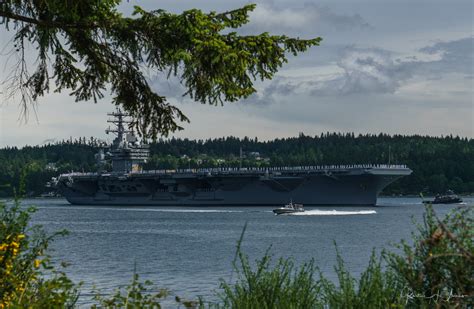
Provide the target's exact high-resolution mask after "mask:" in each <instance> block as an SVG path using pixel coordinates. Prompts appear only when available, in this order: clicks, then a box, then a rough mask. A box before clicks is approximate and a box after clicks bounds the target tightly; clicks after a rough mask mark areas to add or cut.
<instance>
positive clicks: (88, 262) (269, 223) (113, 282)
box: [23, 198, 474, 304]
mask: <svg viewBox="0 0 474 309" xmlns="http://www.w3.org/2000/svg"><path fill="white" fill-rule="evenodd" d="M465 202H466V204H467V205H472V204H473V203H474V198H465ZM23 204H24V205H35V206H37V208H38V211H37V212H36V213H35V214H34V216H33V224H41V225H43V226H44V227H45V228H46V230H47V231H50V232H53V231H57V230H61V229H67V230H68V231H69V232H70V234H69V235H68V236H66V237H62V238H58V239H57V240H56V241H55V242H54V245H53V246H52V248H53V249H54V252H52V255H53V257H54V259H55V260H57V261H66V262H68V263H70V266H69V267H68V268H67V269H66V273H67V274H68V275H69V276H70V277H71V278H72V279H73V280H75V281H77V282H78V281H83V282H84V285H83V288H82V292H81V294H82V296H81V300H80V302H81V303H82V304H84V303H87V300H88V299H89V298H90V295H91V294H90V292H91V289H92V286H94V285H95V286H96V288H98V289H102V290H104V291H111V290H114V289H115V288H117V287H120V286H124V285H126V284H128V283H129V281H130V279H131V278H132V274H133V270H134V265H136V270H137V273H138V274H139V275H140V276H141V278H142V279H149V280H151V281H153V282H154V283H155V284H156V285H157V286H159V287H164V288H168V289H170V290H171V291H172V294H176V295H180V296H183V297H185V298H196V297H197V296H204V298H206V299H215V293H214V292H215V290H216V289H218V286H219V279H220V278H222V279H224V280H228V279H229V278H230V274H231V269H232V267H231V265H232V260H233V258H234V255H235V248H236V242H237V240H238V239H239V237H240V234H241V232H242V228H243V226H244V224H245V223H246V222H248V226H247V231H246V233H245V237H244V240H243V244H242V248H243V251H244V252H245V253H247V254H249V255H250V257H251V258H252V259H255V258H258V257H261V256H262V255H263V254H264V252H265V250H266V249H268V248H269V246H272V248H271V252H272V253H273V254H274V256H275V257H293V258H294V259H295V260H296V262H297V263H299V262H304V261H309V260H310V259H314V260H315V262H316V264H317V265H318V266H319V267H320V268H321V270H322V271H323V273H324V274H326V275H327V276H328V277H329V278H333V277H334V273H333V266H334V263H335V255H336V252H335V248H334V241H335V242H336V243H337V245H338V247H339V250H340V253H341V254H342V256H343V257H344V259H345V261H346V264H347V266H348V268H349V270H350V271H351V272H352V273H353V274H354V275H357V274H359V273H360V272H361V271H362V270H363V269H364V268H365V267H366V266H367V262H368V259H369V256H370V254H371V251H372V248H376V249H377V250H380V249H381V248H390V244H391V243H395V242H398V241H399V240H400V239H402V238H404V239H410V233H411V231H413V230H414V229H415V227H414V225H413V224H412V218H415V219H416V220H418V222H421V219H422V214H423V211H424V207H423V205H422V204H421V200H420V199H419V198H380V199H379V202H378V204H379V206H377V207H311V208H307V212H306V213H304V214H303V215H298V216H275V215H273V213H272V212H271V210H272V208H271V207H207V208H206V207H205V208H196V207H193V208H190V207H189V208H186V207H112V206H110V207H102V206H100V207H97V206H71V205H69V204H67V202H66V201H65V200H62V199H35V200H25V201H24V202H23ZM454 207H457V206H453V205H435V209H436V211H437V213H438V215H439V216H443V215H445V214H446V213H447V212H449V211H450V210H451V209H453V208H454ZM308 210H309V211H308ZM234 278H235V276H234Z"/></svg>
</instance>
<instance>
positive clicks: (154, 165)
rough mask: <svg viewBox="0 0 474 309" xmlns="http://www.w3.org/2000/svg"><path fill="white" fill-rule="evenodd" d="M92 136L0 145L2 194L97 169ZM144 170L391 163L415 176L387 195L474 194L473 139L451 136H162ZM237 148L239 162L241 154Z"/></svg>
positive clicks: (34, 189)
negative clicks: (268, 138) (38, 143)
mask: <svg viewBox="0 0 474 309" xmlns="http://www.w3.org/2000/svg"><path fill="white" fill-rule="evenodd" d="M98 148H99V146H98V142H97V141H96V140H94V139H89V140H86V139H85V138H80V139H77V140H74V141H63V142H61V143H57V144H48V145H43V146H35V147H24V148H21V149H18V148H4V149H0V162H2V164H1V165H0V196H11V195H12V194H13V190H14V189H13V188H15V187H18V184H19V179H20V178H21V175H22V173H23V174H24V175H25V179H26V192H27V193H28V194H30V195H37V194H40V193H41V192H44V191H45V188H44V184H45V183H46V182H47V181H48V180H49V179H50V178H51V177H52V176H55V175H58V174H59V173H64V172H69V171H94V170H95V169H96V167H95V166H96V164H95V159H94V154H95V153H96V152H97V150H98ZM150 149H151V153H152V157H151V159H150V160H149V162H148V163H147V164H146V166H145V168H147V169H175V168H188V167H191V168H196V167H218V166H221V167H225V166H232V167H238V166H239V165H240V164H242V166H243V167H245V166H289V165H329V164H362V163H374V164H377V163H389V162H390V163H392V164H406V165H408V166H409V167H410V168H411V169H412V170H413V174H412V175H410V176H408V177H404V178H402V179H400V180H398V181H397V182H395V183H394V184H392V185H390V186H389V187H388V188H386V189H385V191H384V194H418V193H420V192H424V193H426V194H433V193H439V192H444V191H446V190H447V189H452V190H454V191H455V192H457V193H465V194H468V193H473V192H474V140H473V139H467V138H460V137H453V136H446V137H427V136H417V135H414V136H402V135H394V136H390V135H386V134H380V135H358V136H356V135H354V134H353V133H348V134H340V133H326V134H321V135H320V136H306V135H303V134H301V135H300V136H299V137H295V138H284V139H275V140H271V141H258V140H257V139H256V138H255V139H251V138H244V139H239V138H236V137H226V138H219V139H209V140H188V139H167V140H159V141H158V142H156V143H153V144H151V145H150ZM241 149H242V154H243V156H242V157H243V159H240V152H241Z"/></svg>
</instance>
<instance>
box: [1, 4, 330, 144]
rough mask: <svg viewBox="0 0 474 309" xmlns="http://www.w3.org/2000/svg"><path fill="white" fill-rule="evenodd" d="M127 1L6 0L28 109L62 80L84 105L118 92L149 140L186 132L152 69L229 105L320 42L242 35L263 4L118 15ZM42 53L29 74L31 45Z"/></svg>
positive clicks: (14, 87)
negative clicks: (149, 75) (156, 86)
mask: <svg viewBox="0 0 474 309" xmlns="http://www.w3.org/2000/svg"><path fill="white" fill-rule="evenodd" d="M119 3H120V1H119V0H101V1H98V0H81V1H70V0H35V1H21V0H6V1H2V2H0V18H1V19H0V24H2V25H4V26H5V28H6V29H7V30H9V31H14V37H13V42H12V44H13V46H14V49H13V52H15V53H18V54H19V57H18V59H19V62H18V63H17V65H16V67H15V70H14V72H13V74H12V75H11V76H10V79H9V83H8V85H9V86H8V87H9V91H10V93H18V92H20V93H21V98H22V104H23V106H25V107H26V106H28V105H29V103H31V102H34V101H36V100H37V98H38V97H40V96H43V95H44V94H45V93H46V92H48V91H49V90H50V86H51V85H53V83H54V84H55V87H54V91H56V92H60V91H63V90H66V89H67V90H69V91H70V92H71V95H72V96H74V97H75V98H76V100H77V101H81V100H94V101H97V100H98V99H100V98H102V97H103V96H104V92H105V91H108V89H110V91H111V92H112V95H113V102H114V103H115V104H116V105H117V106H121V107H122V108H123V109H124V110H125V111H126V112H128V113H130V114H131V115H132V117H133V119H134V123H133V126H134V127H135V128H136V129H137V131H138V132H139V133H140V134H142V135H144V136H147V137H150V138H152V139H156V138H157V137H158V136H159V135H160V134H163V135H167V134H168V133H170V132H173V131H176V130H180V129H182V127H181V126H180V125H179V123H180V122H183V121H189V120H188V118H187V117H186V116H185V115H184V114H183V113H182V112H181V111H180V110H179V109H178V108H177V107H176V106H173V105H171V104H170V103H169V102H167V100H166V98H165V97H163V96H161V95H160V94H159V93H156V92H155V91H154V90H153V89H152V88H151V87H150V85H149V83H148V81H147V79H146V77H145V75H144V72H145V71H146V70H150V69H151V70H154V71H156V72H163V73H166V74H168V77H169V76H170V75H176V76H178V77H179V79H180V80H181V83H183V85H184V86H185V87H186V89H187V92H186V93H185V95H189V96H190V97H191V98H193V99H194V100H196V101H199V102H201V103H209V104H223V102H224V101H228V102H234V101H236V100H238V99H240V98H246V97H248V96H249V95H251V94H252V93H254V92H255V91H256V90H255V88H254V87H253V82H254V81H255V80H256V79H261V80H264V79H270V78H272V77H273V75H274V74H275V73H276V72H277V70H278V69H279V68H280V67H281V66H282V64H283V63H285V62H286V61H287V57H286V55H287V54H288V53H290V54H293V55H297V54H298V53H299V52H303V51H305V50H306V49H308V48H309V47H311V46H315V45H319V43H320V41H321V38H319V37H317V38H314V39H309V40H302V39H298V38H290V37H287V36H284V35H270V34H268V33H262V34H259V35H246V36H244V35H239V34H238V33H237V32H236V31H235V29H237V28H239V27H240V26H242V25H243V24H245V23H247V22H249V18H248V16H249V12H250V11H252V10H253V9H254V8H255V5H246V6H244V7H242V8H239V9H236V10H232V11H228V12H223V13H216V12H210V13H204V12H202V11H200V10H197V9H193V10H189V11H185V12H183V13H182V14H172V13H169V12H166V11H164V10H156V11H145V10H143V9H142V8H140V7H137V6H136V7H135V10H134V13H133V15H132V16H131V17H127V16H123V15H122V14H121V13H120V12H118V11H117V6H118V4H119ZM30 43H31V44H32V45H33V46H34V48H35V49H36V52H37V62H36V63H35V70H34V72H32V73H31V74H28V70H27V64H26V62H25V54H24V53H25V45H26V44H30Z"/></svg>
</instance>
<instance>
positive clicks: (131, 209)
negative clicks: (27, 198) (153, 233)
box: [35, 206, 243, 213]
mask: <svg viewBox="0 0 474 309" xmlns="http://www.w3.org/2000/svg"><path fill="white" fill-rule="evenodd" d="M35 208H37V209H81V210H106V211H143V212H185V213H228V212H243V211H241V210H225V209H170V208H164V209H163V208H135V207H133V208H131V207H126V208H124V207H120V206H117V207H102V206H92V207H84V206H64V207H35Z"/></svg>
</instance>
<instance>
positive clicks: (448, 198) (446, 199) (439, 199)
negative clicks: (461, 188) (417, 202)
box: [423, 190, 462, 204]
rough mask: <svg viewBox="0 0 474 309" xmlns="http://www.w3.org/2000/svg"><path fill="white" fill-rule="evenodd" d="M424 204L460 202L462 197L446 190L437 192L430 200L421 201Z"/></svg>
mask: <svg viewBox="0 0 474 309" xmlns="http://www.w3.org/2000/svg"><path fill="white" fill-rule="evenodd" d="M423 203H424V204H459V203H462V199H461V198H460V197H459V196H457V195H456V194H454V192H453V191H452V190H448V191H446V194H444V195H440V194H437V195H436V196H435V198H434V200H432V201H423Z"/></svg>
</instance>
